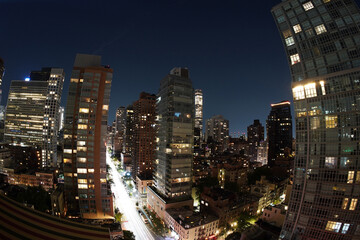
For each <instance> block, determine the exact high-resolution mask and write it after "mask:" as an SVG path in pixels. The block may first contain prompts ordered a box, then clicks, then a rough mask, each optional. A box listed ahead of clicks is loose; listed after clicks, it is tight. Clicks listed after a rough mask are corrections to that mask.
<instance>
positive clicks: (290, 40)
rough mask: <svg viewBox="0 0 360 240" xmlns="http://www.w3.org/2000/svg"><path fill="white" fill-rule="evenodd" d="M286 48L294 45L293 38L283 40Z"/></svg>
mask: <svg viewBox="0 0 360 240" xmlns="http://www.w3.org/2000/svg"><path fill="white" fill-rule="evenodd" d="M285 43H286V46H292V45H294V44H295V42H294V38H293V37H288V38H286V39H285Z"/></svg>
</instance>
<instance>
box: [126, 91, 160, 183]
mask: <svg viewBox="0 0 360 240" xmlns="http://www.w3.org/2000/svg"><path fill="white" fill-rule="evenodd" d="M155 105H156V95H155V94H150V93H145V92H142V93H140V98H139V99H138V100H137V101H136V102H134V103H133V106H134V139H133V158H132V159H133V161H132V162H133V164H132V165H133V168H132V169H133V178H134V179H136V177H139V179H141V180H150V179H152V173H153V165H154V161H155V148H156V128H155V117H156V113H155Z"/></svg>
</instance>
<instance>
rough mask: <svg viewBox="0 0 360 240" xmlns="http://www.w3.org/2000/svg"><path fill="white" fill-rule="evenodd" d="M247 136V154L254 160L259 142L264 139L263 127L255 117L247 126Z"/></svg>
mask: <svg viewBox="0 0 360 240" xmlns="http://www.w3.org/2000/svg"><path fill="white" fill-rule="evenodd" d="M247 137H248V143H249V151H248V155H249V157H250V158H252V159H253V160H254V159H256V157H257V149H258V147H259V145H260V142H261V141H263V140H264V127H263V125H262V124H261V123H260V120H259V119H255V120H254V123H253V124H252V125H250V126H248V128H247Z"/></svg>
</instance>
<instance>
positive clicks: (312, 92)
mask: <svg viewBox="0 0 360 240" xmlns="http://www.w3.org/2000/svg"><path fill="white" fill-rule="evenodd" d="M305 93H306V97H307V98H311V97H316V86H315V83H309V84H306V85H305Z"/></svg>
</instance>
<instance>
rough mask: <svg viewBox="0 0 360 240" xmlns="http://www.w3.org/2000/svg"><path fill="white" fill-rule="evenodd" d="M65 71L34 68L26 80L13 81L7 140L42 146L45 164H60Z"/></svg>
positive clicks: (7, 114) (46, 165) (7, 112)
mask: <svg viewBox="0 0 360 240" xmlns="http://www.w3.org/2000/svg"><path fill="white" fill-rule="evenodd" d="M64 78H65V73H64V70H63V69H60V68H43V69H42V70H41V71H32V72H31V74H30V78H27V79H26V80H25V81H17V80H14V81H12V82H11V86H10V91H9V97H8V105H7V109H6V120H5V141H7V142H9V143H11V144H13V145H21V146H36V147H40V148H41V149H42V163H41V167H51V166H54V165H56V163H57V136H58V128H59V108H60V102H61V95H62V90H63V83H64Z"/></svg>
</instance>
